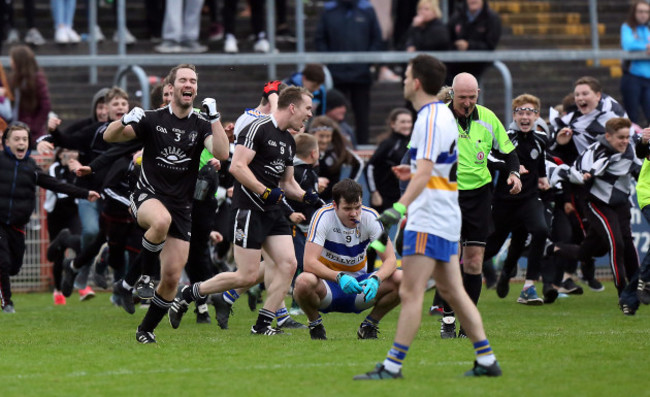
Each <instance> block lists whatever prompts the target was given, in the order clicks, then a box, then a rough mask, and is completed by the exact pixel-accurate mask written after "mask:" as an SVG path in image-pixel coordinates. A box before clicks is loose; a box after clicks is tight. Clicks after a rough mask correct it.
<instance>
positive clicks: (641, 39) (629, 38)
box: [621, 23, 650, 79]
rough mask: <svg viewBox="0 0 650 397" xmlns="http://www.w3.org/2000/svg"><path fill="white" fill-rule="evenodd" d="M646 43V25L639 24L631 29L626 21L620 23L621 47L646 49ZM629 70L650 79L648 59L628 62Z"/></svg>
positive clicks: (649, 32)
mask: <svg viewBox="0 0 650 397" xmlns="http://www.w3.org/2000/svg"><path fill="white" fill-rule="evenodd" d="M648 44H650V29H648V27H647V26H642V25H639V26H637V27H636V29H634V30H632V28H631V27H630V25H628V24H627V23H624V24H623V25H621V47H623V49H624V50H625V51H646V49H647V45H648ZM629 72H630V73H631V74H633V75H635V76H640V77H645V78H646V79H650V61H632V62H630V69H629Z"/></svg>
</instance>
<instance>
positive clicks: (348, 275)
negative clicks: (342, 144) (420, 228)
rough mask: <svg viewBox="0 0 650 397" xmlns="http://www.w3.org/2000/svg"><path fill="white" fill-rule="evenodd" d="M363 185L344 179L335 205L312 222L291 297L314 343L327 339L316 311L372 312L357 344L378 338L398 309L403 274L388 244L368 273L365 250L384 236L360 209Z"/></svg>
mask: <svg viewBox="0 0 650 397" xmlns="http://www.w3.org/2000/svg"><path fill="white" fill-rule="evenodd" d="M361 196H362V189H361V185H359V184H358V183H357V182H355V181H353V180H351V179H344V180H342V181H340V182H338V183H337V184H336V185H334V187H333V189H332V197H333V199H334V201H333V202H332V203H331V204H330V205H327V206H325V207H322V208H321V209H319V210H318V211H317V212H316V213H315V214H314V216H313V217H312V220H311V224H310V225H309V232H308V234H307V242H306V244H305V256H304V260H303V266H304V272H303V273H301V274H300V275H299V276H298V278H297V279H296V285H295V288H294V290H293V296H294V299H295V300H296V302H298V304H299V305H300V307H301V308H302V310H303V311H304V312H305V314H306V315H307V318H308V319H309V333H310V335H311V338H312V339H327V337H326V334H325V327H324V326H323V319H322V318H321V316H320V314H319V311H320V312H323V313H328V312H343V313H361V312H362V311H364V310H366V309H368V308H370V307H373V309H372V311H371V312H370V314H369V315H368V316H367V317H366V318H365V319H364V320H363V322H362V323H361V325H360V326H359V330H358V331H357V336H358V337H359V339H377V328H378V327H377V325H378V323H379V321H380V320H381V319H382V318H383V317H384V316H385V315H386V313H388V312H389V311H390V310H391V309H393V308H394V307H395V306H397V305H398V304H399V294H398V290H399V284H400V280H401V278H402V271H401V270H397V269H396V267H397V259H396V258H395V252H394V251H393V246H392V244H391V243H390V242H388V243H387V247H386V250H385V251H384V252H383V253H379V257H380V258H381V260H382V266H381V267H380V268H379V270H378V271H376V272H374V273H366V269H367V268H368V266H367V263H366V262H367V260H366V248H367V247H368V244H369V243H370V242H371V241H373V240H376V239H377V238H378V237H379V236H380V235H381V233H382V231H383V227H382V225H381V223H380V222H377V217H378V214H377V212H375V210H373V209H371V208H369V207H366V206H363V205H362V204H361Z"/></svg>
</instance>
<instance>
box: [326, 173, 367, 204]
mask: <svg viewBox="0 0 650 397" xmlns="http://www.w3.org/2000/svg"><path fill="white" fill-rule="evenodd" d="M362 197H363V189H362V188H361V185H360V184H358V183H357V182H355V181H353V180H352V179H350V178H345V179H342V180H340V181H338V182H336V184H335V185H334V187H332V199H333V200H334V202H335V203H336V205H339V204H341V198H343V199H345V202H346V203H358V202H359V201H361V199H362Z"/></svg>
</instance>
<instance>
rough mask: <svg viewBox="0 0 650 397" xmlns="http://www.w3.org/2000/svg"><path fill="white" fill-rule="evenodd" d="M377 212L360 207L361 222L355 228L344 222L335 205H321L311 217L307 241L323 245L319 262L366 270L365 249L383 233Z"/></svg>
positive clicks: (342, 268) (346, 269) (352, 270)
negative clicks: (345, 224)
mask: <svg viewBox="0 0 650 397" xmlns="http://www.w3.org/2000/svg"><path fill="white" fill-rule="evenodd" d="M378 216H379V214H378V213H377V211H375V210H373V209H372V208H370V207H366V206H365V205H364V206H362V207H361V221H360V222H359V224H357V226H356V227H355V228H349V227H346V226H344V225H343V223H342V222H341V220H340V219H339V217H338V216H337V215H336V211H335V209H334V205H333V204H329V205H326V206H324V207H321V208H320V209H319V210H318V211H316V213H315V214H314V216H313V217H312V219H311V223H310V224H309V233H308V234H307V241H309V242H312V243H314V244H318V245H320V246H322V247H323V251H322V252H321V256H320V258H319V261H320V262H321V263H323V264H324V265H325V266H327V267H328V268H330V269H332V270H336V271H344V272H349V273H356V274H363V273H366V271H367V267H366V249H367V248H368V245H369V244H370V242H371V241H374V240H376V239H377V238H379V235H381V232H382V231H383V227H382V225H381V223H380V222H378V221H377V217H378Z"/></svg>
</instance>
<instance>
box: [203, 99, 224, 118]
mask: <svg viewBox="0 0 650 397" xmlns="http://www.w3.org/2000/svg"><path fill="white" fill-rule="evenodd" d="M201 108H202V109H203V111H204V112H205V114H207V115H208V118H209V119H210V121H211V122H215V121H218V120H219V118H221V114H219V112H218V111H217V101H216V100H215V99H214V98H205V99H204V100H203V102H201Z"/></svg>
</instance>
